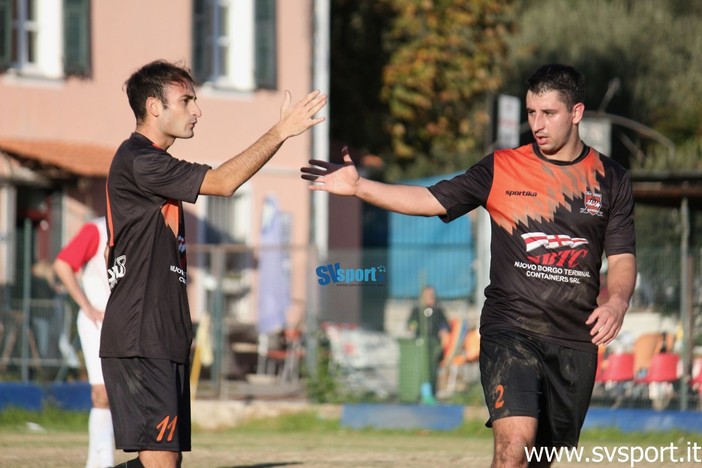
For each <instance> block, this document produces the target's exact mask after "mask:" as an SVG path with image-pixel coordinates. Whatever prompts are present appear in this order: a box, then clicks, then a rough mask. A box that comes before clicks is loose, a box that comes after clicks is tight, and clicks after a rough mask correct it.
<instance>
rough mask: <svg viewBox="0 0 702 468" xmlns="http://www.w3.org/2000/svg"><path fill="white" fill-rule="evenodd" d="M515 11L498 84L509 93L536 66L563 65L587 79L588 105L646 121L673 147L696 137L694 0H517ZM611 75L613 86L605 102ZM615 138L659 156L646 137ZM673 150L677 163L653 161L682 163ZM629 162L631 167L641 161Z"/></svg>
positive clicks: (698, 40) (701, 114)
mask: <svg viewBox="0 0 702 468" xmlns="http://www.w3.org/2000/svg"><path fill="white" fill-rule="evenodd" d="M519 11H520V13H519V17H520V20H519V23H518V27H517V28H516V32H515V34H514V35H512V36H510V37H509V39H508V43H509V49H510V61H509V64H510V69H509V72H508V73H507V76H508V77H509V78H508V79H507V80H506V86H507V87H508V88H509V89H510V90H511V91H513V92H519V91H520V90H521V89H522V88H523V82H524V79H525V77H526V76H528V74H529V73H530V72H531V71H533V69H535V68H536V67H537V66H539V65H541V64H543V63H548V62H565V63H570V64H572V65H574V66H575V67H576V68H578V69H579V70H580V71H581V72H583V73H584V74H585V76H586V78H587V82H588V96H589V99H588V100H587V101H586V107H587V108H588V109H592V110H597V109H601V107H605V109H602V110H606V111H607V112H610V113H612V114H617V115H622V116H626V117H627V118H629V119H632V120H634V121H637V122H640V123H642V124H644V125H647V126H648V127H651V128H653V129H655V130H657V131H658V132H660V133H661V134H663V135H665V136H667V137H668V138H669V139H671V140H673V141H674V142H675V143H676V144H679V143H681V142H685V141H687V140H690V139H694V138H695V137H699V136H700V135H702V101H700V100H699V99H691V97H693V96H699V95H700V94H701V93H702V35H701V34H699V24H700V19H701V18H702V8H700V5H699V2H694V1H692V0H661V1H658V0H637V1H629V0H592V1H588V2H564V1H562V0H538V1H537V0H522V2H521V3H520V10H519ZM615 78H616V79H618V80H619V82H620V86H619V89H618V91H617V92H616V93H615V94H614V96H613V97H612V99H611V101H609V102H606V101H605V100H604V97H605V95H606V94H607V89H608V87H609V85H610V83H611V82H612V80H613V79H615ZM615 138H620V139H621V140H622V141H623V140H625V139H627V138H629V139H631V140H632V142H633V143H634V144H635V145H636V146H637V147H639V148H641V149H642V151H643V153H644V154H645V155H646V159H651V158H653V157H656V156H659V154H653V153H654V152H657V151H658V150H659V148H660V147H659V145H657V144H656V143H655V142H653V141H651V140H646V139H642V138H640V137H639V136H638V135H632V134H631V133H629V134H628V135H626V134H624V132H620V133H619V135H618V136H616V137H615ZM615 143H617V142H616V141H615ZM628 146H629V148H630V147H631V145H628ZM614 148H615V150H614V151H613V153H615V152H616V153H619V152H626V153H630V149H627V147H626V146H624V145H623V144H621V142H620V144H619V145H615V146H614ZM676 153H677V154H678V155H679V157H680V160H679V161H669V160H667V159H669V158H667V156H666V157H665V158H664V159H663V160H660V161H659V162H658V163H655V164H658V165H659V166H660V165H663V164H665V165H667V168H668V169H671V168H673V167H677V168H681V167H687V164H688V163H689V162H690V159H692V158H693V156H691V154H688V153H686V152H685V151H684V149H683V151H676ZM660 155H661V156H663V155H662V154H660ZM614 156H615V158H616V157H618V154H615V155H614ZM694 157H696V155H694ZM624 162H625V164H628V163H629V161H624ZM631 163H632V167H634V166H636V165H639V164H640V163H641V161H631ZM645 164H646V165H651V164H654V163H652V162H648V161H647V162H646V163H645Z"/></svg>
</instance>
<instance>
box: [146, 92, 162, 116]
mask: <svg viewBox="0 0 702 468" xmlns="http://www.w3.org/2000/svg"><path fill="white" fill-rule="evenodd" d="M162 110H163V103H162V102H161V100H160V99H159V98H157V97H153V96H151V97H148V98H146V113H147V114H149V115H151V116H152V117H158V116H159V115H161V111H162Z"/></svg>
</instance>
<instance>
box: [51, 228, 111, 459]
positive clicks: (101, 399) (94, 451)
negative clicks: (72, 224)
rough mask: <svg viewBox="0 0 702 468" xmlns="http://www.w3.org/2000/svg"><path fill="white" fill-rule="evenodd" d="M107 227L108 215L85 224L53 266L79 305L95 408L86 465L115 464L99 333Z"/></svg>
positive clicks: (104, 291)
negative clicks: (106, 218)
mask: <svg viewBox="0 0 702 468" xmlns="http://www.w3.org/2000/svg"><path fill="white" fill-rule="evenodd" d="M106 246H107V229H106V227H105V218H99V219H96V220H93V221H90V222H88V223H86V224H85V225H83V227H82V228H81V230H80V231H79V232H78V234H76V236H75V237H73V239H71V240H70V241H69V242H68V244H66V245H65V246H64V247H63V248H62V249H61V251H60V252H59V254H58V256H57V257H56V259H55V260H54V263H53V269H54V272H56V276H58V278H59V280H60V281H61V283H62V284H63V287H64V288H65V289H66V291H67V292H68V294H69V295H70V296H71V298H72V299H73V300H74V301H75V302H76V304H78V306H79V307H80V310H79V311H78V335H79V336H80V344H81V347H82V349H83V358H84V359H85V368H86V370H87V372H88V382H89V383H90V386H91V391H90V396H91V400H92V408H91V409H90V416H89V419H88V438H89V441H88V459H87V461H86V464H85V466H86V468H104V467H108V466H112V465H113V464H114V451H115V443H114V436H113V431H112V414H111V413H110V406H109V403H108V400H107V391H106V390H105V381H104V380H103V376H102V365H101V364H100V356H99V352H100V332H101V329H102V320H103V318H104V316H105V305H106V304H107V299H108V297H109V295H110V287H109V285H108V283H107V270H106V267H105V247H106Z"/></svg>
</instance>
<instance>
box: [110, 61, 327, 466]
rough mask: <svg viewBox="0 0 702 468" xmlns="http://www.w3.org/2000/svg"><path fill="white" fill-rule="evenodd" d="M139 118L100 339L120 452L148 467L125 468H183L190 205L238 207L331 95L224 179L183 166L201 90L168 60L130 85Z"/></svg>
mask: <svg viewBox="0 0 702 468" xmlns="http://www.w3.org/2000/svg"><path fill="white" fill-rule="evenodd" d="M125 85H126V91H127V96H128V98H129V104H130V107H131V108H132V111H133V112H134V115H135V117H136V129H135V131H134V133H132V135H131V136H130V137H129V138H128V139H127V140H126V141H125V142H124V143H122V145H121V146H120V147H119V149H118V150H117V153H116V155H115V158H114V160H113V162H112V166H111V167H110V172H109V175H108V178H107V221H108V234H109V236H108V237H109V241H108V242H109V252H108V259H107V260H108V263H107V270H108V279H109V282H110V288H111V291H112V292H111V294H110V299H109V301H108V303H107V307H106V311H105V320H104V327H103V329H102V330H103V333H102V338H101V347H100V357H101V358H102V367H103V374H104V377H105V386H106V388H107V393H108V397H109V402H110V408H111V411H112V419H113V425H114V429H115V431H114V433H115V445H116V447H117V448H119V449H122V450H124V451H126V452H139V456H138V457H137V458H136V459H134V460H130V461H128V462H125V463H124V464H122V465H119V466H130V467H135V466H146V467H151V466H158V467H176V466H180V463H181V460H182V455H181V452H183V451H188V450H190V395H189V378H188V374H189V353H190V345H191V341H192V337H193V336H192V324H191V319H190V311H189V308H188V298H187V284H186V283H187V277H186V274H187V272H186V257H185V253H186V250H185V232H184V223H183V206H182V203H183V202H189V203H194V202H195V201H196V199H197V198H198V195H219V196H230V195H232V194H233V193H234V191H235V190H236V189H237V188H238V187H240V186H241V185H242V184H243V183H244V182H246V181H247V180H248V179H249V178H251V177H252V176H253V175H254V174H255V173H256V172H257V171H258V170H259V169H260V168H261V167H262V166H263V165H264V164H265V163H266V162H268V161H269V160H270V159H271V158H272V157H273V156H274V155H275V154H276V152H277V151H278V149H280V147H281V146H282V144H283V143H284V142H285V141H286V140H287V139H288V138H290V137H293V136H295V135H299V134H300V133H302V132H304V131H306V130H308V129H309V128H311V127H313V126H314V125H316V124H318V123H320V122H322V121H323V120H324V118H323V117H314V115H315V114H316V113H317V112H318V111H319V110H320V109H321V108H322V107H323V106H324V105H325V104H326V95H324V94H321V93H320V92H319V91H313V92H311V93H309V94H308V95H307V96H306V97H304V98H303V99H301V100H300V101H298V102H296V103H294V104H291V99H290V93H288V92H287V91H286V92H285V97H284V99H283V105H282V107H281V112H280V120H279V121H278V122H277V123H276V124H274V125H273V126H272V127H271V129H270V130H269V131H268V132H266V133H265V134H263V135H262V136H261V137H260V138H259V139H258V140H257V141H256V142H255V143H253V144H252V145H251V146H249V147H248V148H247V149H245V150H244V151H242V152H241V153H239V154H238V155H236V156H234V157H233V158H231V159H229V160H228V161H226V162H224V163H223V164H222V165H221V166H219V167H218V168H216V169H211V168H210V167H209V166H205V165H202V164H196V163H191V162H187V161H182V160H179V159H176V158H174V157H173V156H171V154H170V153H168V149H169V148H170V146H171V145H172V144H173V143H174V142H175V140H176V139H178V138H191V137H192V136H193V135H194V128H195V125H196V123H197V121H198V119H199V118H200V117H201V116H202V112H201V111H200V107H199V105H198V104H197V97H196V94H195V88H194V84H193V79H192V77H191V75H190V73H189V71H188V70H187V69H185V68H183V67H181V66H178V65H175V64H171V63H169V62H166V61H163V60H157V61H155V62H152V63H149V64H146V65H144V66H143V67H141V68H140V69H139V70H137V71H135V72H134V73H133V74H132V75H131V76H130V77H129V79H128V80H127V82H126V83H125Z"/></svg>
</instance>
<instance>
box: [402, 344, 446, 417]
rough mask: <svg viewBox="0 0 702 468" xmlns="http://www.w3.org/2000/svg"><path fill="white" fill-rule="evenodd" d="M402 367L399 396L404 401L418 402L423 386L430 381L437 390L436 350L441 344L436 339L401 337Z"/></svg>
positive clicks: (433, 389) (433, 388)
mask: <svg viewBox="0 0 702 468" xmlns="http://www.w3.org/2000/svg"><path fill="white" fill-rule="evenodd" d="M398 344H399V349H400V363H399V365H400V369H399V373H398V374H399V376H398V377H399V379H398V380H399V385H398V396H399V399H400V401H401V402H403V403H417V402H419V400H420V396H421V387H422V384H424V383H427V382H428V383H430V384H431V388H432V391H435V390H436V364H437V362H436V359H435V357H436V352H437V349H438V346H439V343H438V340H436V339H425V338H400V339H398Z"/></svg>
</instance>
